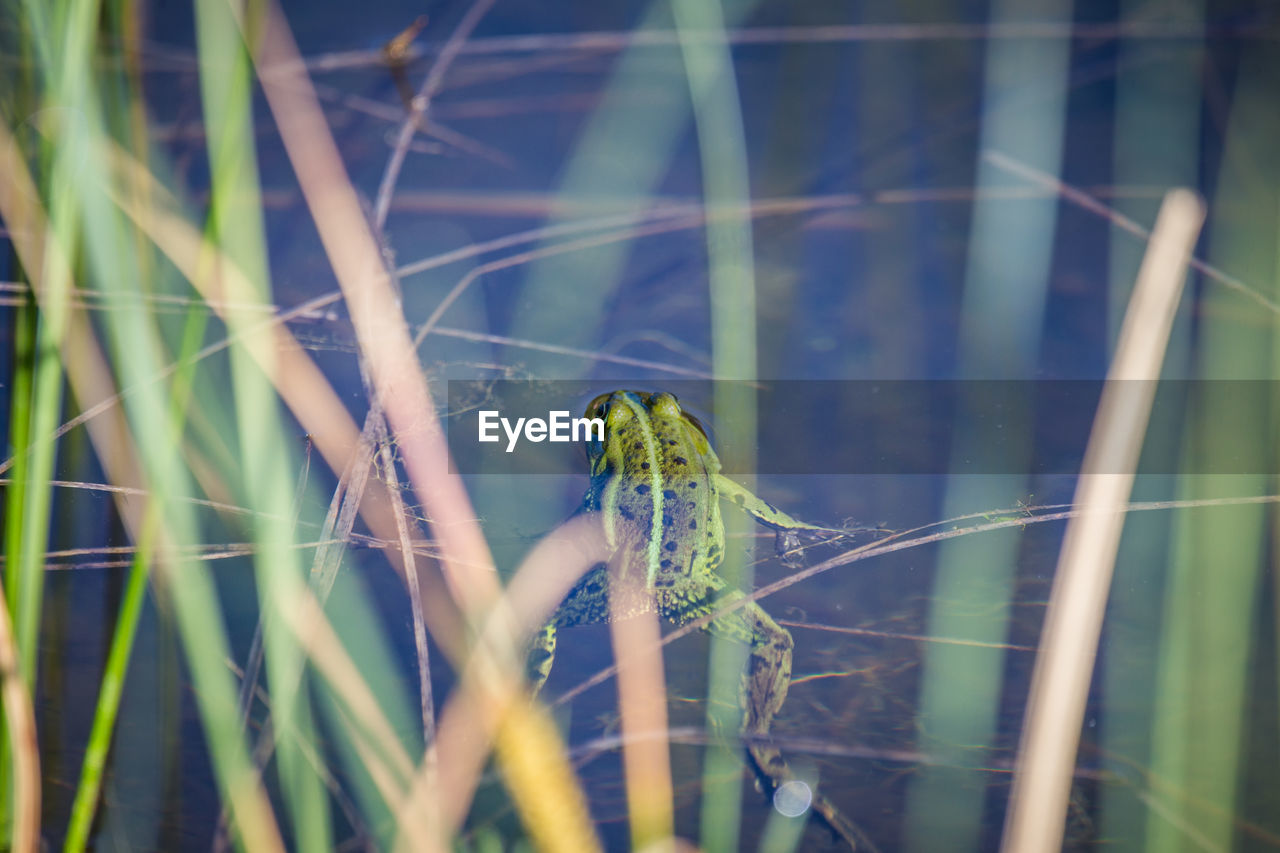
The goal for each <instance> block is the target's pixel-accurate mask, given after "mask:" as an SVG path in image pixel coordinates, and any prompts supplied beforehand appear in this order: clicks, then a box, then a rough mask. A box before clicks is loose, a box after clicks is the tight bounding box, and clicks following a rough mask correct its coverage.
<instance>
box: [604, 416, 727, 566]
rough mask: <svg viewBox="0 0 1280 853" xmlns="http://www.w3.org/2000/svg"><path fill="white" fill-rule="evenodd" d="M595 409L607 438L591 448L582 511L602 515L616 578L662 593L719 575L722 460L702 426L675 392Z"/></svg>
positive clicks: (722, 535) (721, 548)
mask: <svg viewBox="0 0 1280 853" xmlns="http://www.w3.org/2000/svg"><path fill="white" fill-rule="evenodd" d="M593 411H594V412H603V416H604V417H605V438H604V441H603V443H602V444H601V445H600V446H599V447H597V448H595V449H593V450H592V451H591V456H592V459H591V463H592V464H591V487H590V488H589V489H588V490H587V494H586V496H585V499H584V509H586V510H587V511H589V512H600V513H602V514H603V520H604V523H605V530H606V535H607V536H608V538H609V541H610V543H611V544H612V545H613V547H614V553H615V561H616V562H617V570H618V577H620V578H623V579H625V580H626V581H628V582H632V583H640V584H645V585H646V586H649V585H651V586H652V587H656V588H662V587H670V586H673V585H675V584H676V583H678V581H679V580H680V579H681V578H685V577H688V576H690V575H696V574H698V573H700V572H709V571H712V570H714V568H715V567H716V566H717V565H718V564H719V563H720V560H721V558H722V557H723V553H724V541H723V540H724V526H723V523H722V521H721V518H720V507H719V502H718V501H719V499H718V495H717V494H716V486H715V483H716V475H717V474H718V473H719V470H720V461H719V459H717V457H716V454H715V451H714V450H712V449H711V444H710V442H709V441H708V440H707V437H706V435H705V434H704V433H703V431H702V428H701V426H700V425H699V424H698V423H697V421H696V420H694V419H693V418H691V417H690V416H688V415H686V414H685V413H684V412H682V411H681V410H680V406H679V404H678V403H677V402H676V400H675V397H673V396H672V395H670V394H652V395H650V394H643V393H639V392H634V391H616V392H614V393H613V394H610V395H607V396H606V397H603V398H598V400H597V402H596V403H593V404H592V406H591V407H589V408H588V412H587V414H588V416H592V413H593Z"/></svg>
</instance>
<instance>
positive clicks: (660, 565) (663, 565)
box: [658, 560, 672, 569]
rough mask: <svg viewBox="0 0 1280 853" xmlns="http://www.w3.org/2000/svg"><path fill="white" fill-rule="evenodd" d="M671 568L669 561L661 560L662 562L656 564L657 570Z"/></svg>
mask: <svg viewBox="0 0 1280 853" xmlns="http://www.w3.org/2000/svg"><path fill="white" fill-rule="evenodd" d="M671 566H672V563H671V561H670V560H663V561H662V562H660V563H658V568H660V569H669V568H671Z"/></svg>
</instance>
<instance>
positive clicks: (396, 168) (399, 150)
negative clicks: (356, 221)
mask: <svg viewBox="0 0 1280 853" xmlns="http://www.w3.org/2000/svg"><path fill="white" fill-rule="evenodd" d="M492 5H493V0H475V2H474V3H472V4H471V8H470V9H468V10H467V13H466V14H465V15H463V16H462V20H461V21H459V22H458V26H457V27H456V28H454V31H453V34H452V35H450V36H449V40H448V41H447V42H445V45H444V47H443V48H442V49H441V50H440V53H439V55H438V56H437V57H436V61H435V64H434V65H432V67H431V70H430V71H429V72H427V76H426V79H425V80H423V81H422V87H421V88H420V89H419V90H418V94H417V96H416V97H415V98H414V99H413V101H412V103H411V105H410V109H409V114H408V115H407V116H405V119H404V123H403V124H401V125H400V133H399V136H398V137H397V139H396V144H395V147H394V148H392V149H391V158H390V159H389V160H388V161H387V168H386V170H385V171H383V173H382V182H381V183H380V184H379V185H378V194H377V196H375V200H374V204H373V224H374V227H375V229H377V230H379V231H381V230H382V228H383V226H385V225H386V224H387V211H388V210H390V208H391V196H392V195H394V194H395V188H396V181H398V180H399V179H400V168H401V166H403V165H404V158H405V156H406V155H408V153H409V143H410V142H412V141H413V134H414V132H415V131H416V130H417V129H418V128H419V127H420V126H421V124H422V122H424V121H425V120H426V117H427V110H428V109H430V107H431V99H432V97H434V96H435V94H436V92H438V91H439V90H440V86H441V85H442V84H443V83H444V75H445V73H446V72H447V71H448V70H449V66H450V65H452V64H453V60H454V58H455V57H457V55H458V53H459V52H460V51H461V50H462V48H463V45H465V44H466V41H467V39H468V38H469V37H470V35H471V31H472V30H474V29H475V28H476V25H477V24H479V23H480V19H481V18H483V17H484V14H485V13H486V12H488V11H489V7H490V6H492Z"/></svg>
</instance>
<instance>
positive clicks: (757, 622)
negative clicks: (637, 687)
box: [659, 575, 876, 851]
mask: <svg viewBox="0 0 1280 853" xmlns="http://www.w3.org/2000/svg"><path fill="white" fill-rule="evenodd" d="M744 598H746V596H745V595H743V594H742V593H741V592H740V591H738V590H736V589H733V588H731V587H729V586H728V585H727V584H726V583H725V581H724V580H722V579H721V578H720V577H718V576H716V575H712V576H711V577H710V578H707V579H705V580H703V579H699V580H698V581H696V582H692V581H691V582H687V583H685V584H682V585H681V586H680V587H677V588H674V589H672V590H670V591H669V592H667V593H666V594H665V595H660V597H659V604H660V607H661V609H662V613H663V615H664V616H666V617H667V618H668V619H670V620H671V621H672V622H675V623H677V624H685V623H688V622H692V621H693V620H695V619H698V618H701V617H703V616H707V615H710V614H712V613H715V612H717V611H723V610H724V609H726V608H727V607H730V606H732V605H733V604H734V603H736V602H739V601H741V600H742V599H744ZM706 630H707V631H709V632H710V633H711V634H713V635H716V636H722V637H729V638H731V639H734V640H737V641H738V642H741V643H745V644H747V645H749V647H750V649H751V654H750V657H749V658H748V659H747V667H746V670H745V672H744V673H743V676H742V689H741V691H740V702H741V704H742V712H743V716H742V733H743V734H744V735H747V736H748V737H749V738H751V740H750V741H749V742H748V744H747V755H748V756H749V757H750V759H751V765H752V769H753V770H754V771H755V774H756V777H757V778H758V779H759V780H760V783H761V785H763V786H764V788H765V790H766V792H767V793H769V794H772V793H773V792H774V791H775V790H777V788H778V787H779V786H781V785H782V784H783V783H785V782H788V781H790V780H792V779H795V778H796V777H795V774H794V773H792V771H791V768H790V767H789V766H788V765H787V762H786V759H784V758H783V757H782V752H781V751H780V750H779V749H778V748H777V747H776V746H774V745H773V744H772V743H771V742H770V741H769V740H768V737H769V729H770V727H771V726H772V724H773V718H774V715H775V714H777V712H778V709H779V708H781V707H782V703H783V701H784V700H785V699H786V698H787V689H788V688H789V687H790V686H791V650H792V647H793V646H794V641H793V640H792V639H791V634H790V632H788V631H787V629H786V628H783V627H782V626H781V625H779V624H778V623H777V622H774V621H773V618H772V617H770V616H769V614H768V613H766V612H765V611H764V609H763V608H761V607H760V605H758V604H756V603H755V602H754V601H751V602H748V603H746V604H744V605H740V606H738V607H737V608H736V609H734V610H732V611H730V612H728V613H722V614H721V615H719V616H717V617H715V618H714V619H712V620H711V622H710V623H708V624H707V626H706ZM813 810H814V811H815V812H816V813H817V814H818V816H819V818H820V819H821V820H822V822H823V823H825V824H826V825H827V826H828V827H830V829H831V830H832V831H833V832H834V833H835V834H836V835H838V836H840V838H841V839H843V840H844V841H845V842H846V843H847V844H848V845H849V847H850V848H851V849H853V850H867V851H876V846H875V844H873V843H872V842H871V841H870V839H868V838H867V836H866V834H865V833H863V832H862V831H861V830H860V829H858V827H857V826H855V825H854V824H853V823H852V822H851V821H850V820H849V819H848V818H846V817H845V816H844V815H842V814H841V813H840V812H839V810H837V809H836V807H835V806H834V805H832V803H831V801H830V800H828V799H827V798H826V797H824V796H822V795H821V794H818V793H816V792H814V794H813Z"/></svg>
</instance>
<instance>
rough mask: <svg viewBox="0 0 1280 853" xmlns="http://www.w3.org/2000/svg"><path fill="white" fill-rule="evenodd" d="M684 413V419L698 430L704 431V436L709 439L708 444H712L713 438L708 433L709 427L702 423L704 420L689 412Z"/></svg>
mask: <svg viewBox="0 0 1280 853" xmlns="http://www.w3.org/2000/svg"><path fill="white" fill-rule="evenodd" d="M682 414H683V415H684V419H685V420H686V421H688V422H689V423H690V424H691V425H692V426H693V427H694V428H695V429H696V430H697V431H698V432H700V433H702V437H703V438H705V439H706V440H707V443H708V444H710V443H711V438H710V437H709V436H708V435H707V428H706V427H704V426H703V425H702V421H700V420H698V419H697V418H695V417H694V416H693V415H691V414H689V413H688V412H683V413H682Z"/></svg>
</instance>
